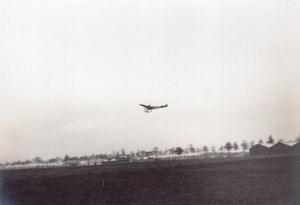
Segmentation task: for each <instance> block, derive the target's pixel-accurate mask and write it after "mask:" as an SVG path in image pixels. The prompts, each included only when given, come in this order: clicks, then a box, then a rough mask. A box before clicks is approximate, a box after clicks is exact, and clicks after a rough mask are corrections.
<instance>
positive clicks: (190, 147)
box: [189, 144, 196, 153]
mask: <svg viewBox="0 0 300 205" xmlns="http://www.w3.org/2000/svg"><path fill="white" fill-rule="evenodd" d="M189 150H190V152H191V153H195V151H196V149H195V148H194V146H193V145H192V144H190V145H189Z"/></svg>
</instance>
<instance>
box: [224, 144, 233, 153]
mask: <svg viewBox="0 0 300 205" xmlns="http://www.w3.org/2000/svg"><path fill="white" fill-rule="evenodd" d="M224 147H225V149H227V151H228V153H229V152H230V150H231V149H232V148H233V147H232V144H231V143H230V142H227V143H226V144H225V146H224Z"/></svg>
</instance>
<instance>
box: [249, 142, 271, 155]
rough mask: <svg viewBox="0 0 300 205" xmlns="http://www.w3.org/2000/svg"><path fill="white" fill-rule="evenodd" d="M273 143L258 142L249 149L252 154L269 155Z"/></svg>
mask: <svg viewBox="0 0 300 205" xmlns="http://www.w3.org/2000/svg"><path fill="white" fill-rule="evenodd" d="M272 145H273V144H256V145H254V146H253V147H251V148H250V149H249V155H250V156H260V155H269V154H270V150H269V148H270V147H271V146H272Z"/></svg>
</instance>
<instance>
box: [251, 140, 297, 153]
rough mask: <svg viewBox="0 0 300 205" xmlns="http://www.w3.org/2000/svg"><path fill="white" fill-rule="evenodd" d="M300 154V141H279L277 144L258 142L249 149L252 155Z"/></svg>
mask: <svg viewBox="0 0 300 205" xmlns="http://www.w3.org/2000/svg"><path fill="white" fill-rule="evenodd" d="M281 154H300V142H293V141H289V142H277V143H276V144H256V145H254V146H253V147H251V148H250V149H249V155H250V156H261V155H281Z"/></svg>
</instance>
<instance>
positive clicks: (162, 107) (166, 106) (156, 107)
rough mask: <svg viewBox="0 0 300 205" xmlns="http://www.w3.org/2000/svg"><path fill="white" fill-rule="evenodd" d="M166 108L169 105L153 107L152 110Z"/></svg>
mask: <svg viewBox="0 0 300 205" xmlns="http://www.w3.org/2000/svg"><path fill="white" fill-rule="evenodd" d="M165 107H168V105H161V106H151V108H152V109H159V108H165Z"/></svg>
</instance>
